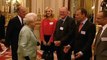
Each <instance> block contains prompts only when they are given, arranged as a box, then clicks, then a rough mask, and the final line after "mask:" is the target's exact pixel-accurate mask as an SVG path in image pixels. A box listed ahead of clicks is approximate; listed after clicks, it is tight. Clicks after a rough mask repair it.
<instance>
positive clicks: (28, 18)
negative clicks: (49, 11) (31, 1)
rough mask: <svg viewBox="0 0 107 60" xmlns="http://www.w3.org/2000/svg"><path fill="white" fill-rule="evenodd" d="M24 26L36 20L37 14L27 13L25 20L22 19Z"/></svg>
mask: <svg viewBox="0 0 107 60" xmlns="http://www.w3.org/2000/svg"><path fill="white" fill-rule="evenodd" d="M23 20H24V23H25V24H29V23H30V22H32V21H34V20H37V14H35V13H28V14H26V15H25V18H24V19H23Z"/></svg>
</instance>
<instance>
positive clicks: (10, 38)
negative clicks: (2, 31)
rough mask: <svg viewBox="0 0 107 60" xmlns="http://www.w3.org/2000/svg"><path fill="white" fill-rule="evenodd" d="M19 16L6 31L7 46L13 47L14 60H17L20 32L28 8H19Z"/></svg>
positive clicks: (10, 22) (9, 24)
mask: <svg viewBox="0 0 107 60" xmlns="http://www.w3.org/2000/svg"><path fill="white" fill-rule="evenodd" d="M17 13H18V15H17V16H16V17H14V18H12V19H11V20H10V21H9V23H8V26H7V30H6V43H7V44H6V46H7V47H9V46H10V45H11V49H12V60H18V59H17V48H18V40H19V39H18V37H19V32H20V30H21V28H22V26H23V20H22V19H23V18H24V16H25V14H26V8H25V7H22V6H18V8H17Z"/></svg>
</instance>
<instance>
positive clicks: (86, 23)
mask: <svg viewBox="0 0 107 60" xmlns="http://www.w3.org/2000/svg"><path fill="white" fill-rule="evenodd" d="M88 23H89V21H88V20H87V21H86V22H85V24H84V25H83V26H82V28H81V30H80V31H79V32H81V31H84V29H87V25H88ZM78 29H79V25H78Z"/></svg>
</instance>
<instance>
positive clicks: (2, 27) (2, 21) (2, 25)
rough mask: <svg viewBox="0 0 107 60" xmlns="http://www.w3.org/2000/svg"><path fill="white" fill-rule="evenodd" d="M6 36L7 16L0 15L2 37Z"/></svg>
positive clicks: (0, 34) (0, 37)
mask: <svg viewBox="0 0 107 60" xmlns="http://www.w3.org/2000/svg"><path fill="white" fill-rule="evenodd" d="M4 38H5V16H3V15H1V16H0V39H4Z"/></svg>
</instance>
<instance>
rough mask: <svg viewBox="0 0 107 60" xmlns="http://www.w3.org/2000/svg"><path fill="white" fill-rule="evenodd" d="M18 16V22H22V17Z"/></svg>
mask: <svg viewBox="0 0 107 60" xmlns="http://www.w3.org/2000/svg"><path fill="white" fill-rule="evenodd" d="M18 18H19V20H20V23H21V24H22V18H21V17H20V16H19V15H18Z"/></svg>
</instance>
